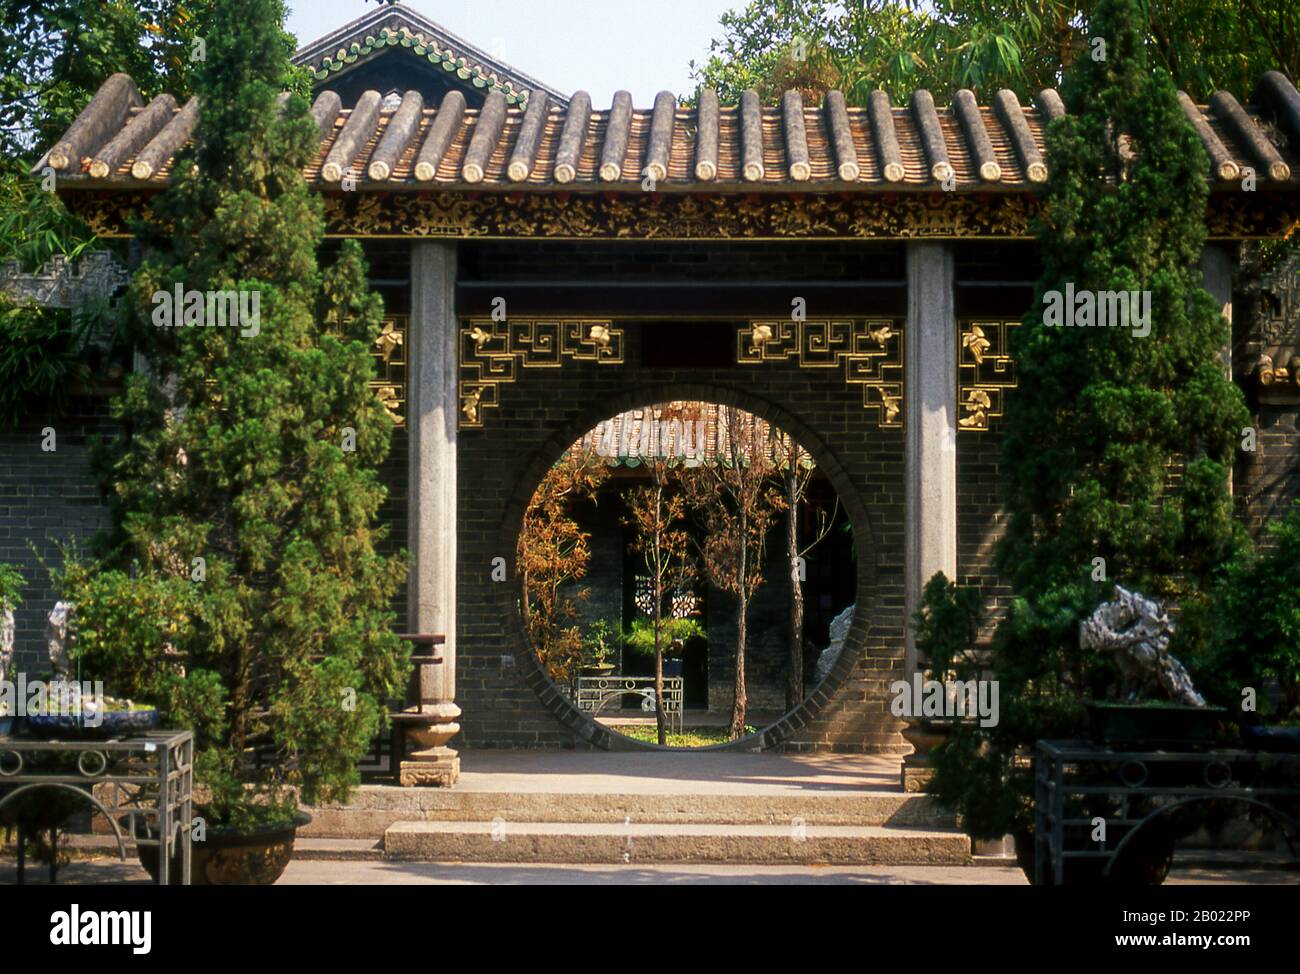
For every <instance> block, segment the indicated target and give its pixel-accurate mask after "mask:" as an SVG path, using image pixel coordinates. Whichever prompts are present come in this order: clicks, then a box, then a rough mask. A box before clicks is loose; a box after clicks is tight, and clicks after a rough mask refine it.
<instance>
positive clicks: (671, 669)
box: [664, 659, 686, 676]
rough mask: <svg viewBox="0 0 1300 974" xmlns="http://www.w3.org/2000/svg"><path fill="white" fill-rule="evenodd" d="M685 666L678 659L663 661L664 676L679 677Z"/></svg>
mask: <svg viewBox="0 0 1300 974" xmlns="http://www.w3.org/2000/svg"><path fill="white" fill-rule="evenodd" d="M685 666H686V664H685V663H684V662H683V661H682V660H679V659H666V660H664V676H681V675H682V670H683V669H684V668H685Z"/></svg>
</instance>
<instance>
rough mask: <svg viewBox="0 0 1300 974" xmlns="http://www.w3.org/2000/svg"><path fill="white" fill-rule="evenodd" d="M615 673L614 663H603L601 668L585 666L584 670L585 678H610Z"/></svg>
mask: <svg viewBox="0 0 1300 974" xmlns="http://www.w3.org/2000/svg"><path fill="white" fill-rule="evenodd" d="M613 672H614V664H613V663H601V664H600V665H599V666H584V667H583V668H582V675H583V676H609V675H610V674H611V673H613Z"/></svg>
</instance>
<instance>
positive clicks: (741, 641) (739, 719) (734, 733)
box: [730, 593, 749, 741]
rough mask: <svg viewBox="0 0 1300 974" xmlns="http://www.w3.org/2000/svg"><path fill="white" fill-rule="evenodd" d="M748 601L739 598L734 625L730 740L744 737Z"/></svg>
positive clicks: (747, 699) (747, 700) (746, 700)
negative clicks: (733, 683) (734, 654)
mask: <svg viewBox="0 0 1300 974" xmlns="http://www.w3.org/2000/svg"><path fill="white" fill-rule="evenodd" d="M748 609H749V600H748V599H747V598H745V596H744V594H743V593H742V594H741V596H740V616H739V618H738V619H737V624H736V699H735V702H734V703H733V704H732V705H731V734H730V736H731V739H732V740H733V741H734V740H737V739H739V738H741V737H744V736H745V708H746V706H747V705H748V703H749V697H748V694H747V692H746V690H745V638H746V616H748V615H749V612H748Z"/></svg>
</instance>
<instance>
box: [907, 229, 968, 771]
mask: <svg viewBox="0 0 1300 974" xmlns="http://www.w3.org/2000/svg"><path fill="white" fill-rule="evenodd" d="M904 344H905V347H904V354H903V381H904V385H903V416H904V421H905V422H904V431H905V441H904V447H903V449H904V480H905V484H904V505H903V520H904V532H905V536H904V550H903V571H904V596H905V602H906V610H907V619H906V621H905V631H906V634H907V652H906V658H905V661H906V667H905V671H904V676H905V677H906V679H908V680H909V681H910V680H911V679H912V675H913V674H914V673H916V671H917V668H918V664H917V651H916V643H915V640H914V637H913V633H912V613H913V612H915V611H916V609H917V607H918V606H919V605H920V601H921V590H922V589H923V588H924V587H925V583H926V582H928V581H929V580H930V578H931V576H933V575H934V573H935V572H938V571H942V572H943V573H944V574H945V575H947V576H948V577H949V578H950V579H952V580H954V581H955V580H956V578H957V318H956V309H955V306H954V294H953V254H952V248H951V247H950V246H949V245H948V244H943V243H930V242H925V243H909V244H907V325H906V330H905V333H904ZM913 727H914V728H915V727H916V725H913ZM907 736H909V737H912V738H914V739H913V740H912V743H913V745H914V746H915V747H916V748H917V750H916V752H915V753H914V754H912V755H909V756H908V757H907V758H906V759H905V760H904V765H903V788H904V790H908V791H915V790H919V789H920V788H922V787H923V786H924V779H925V778H926V777H928V773H929V772H928V768H926V767H925V755H924V749H925V742H926V740H928V739H924V738H923V737H921V736H920V735H917V734H910V735H907Z"/></svg>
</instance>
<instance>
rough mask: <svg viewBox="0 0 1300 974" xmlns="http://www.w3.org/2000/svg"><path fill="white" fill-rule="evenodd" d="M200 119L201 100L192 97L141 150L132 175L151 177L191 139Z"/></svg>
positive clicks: (133, 166) (139, 177)
mask: <svg viewBox="0 0 1300 974" xmlns="http://www.w3.org/2000/svg"><path fill="white" fill-rule="evenodd" d="M198 120H199V100H198V98H191V99H190V100H189V101H188V102H186V104H185V107H184V108H182V109H181V110H180V112H179V113H177V114H176V115H173V116H172V120H171V121H170V122H168V123H167V124H166V125H164V126H163V129H162V131H161V132H159V133H158V134H157V135H155V136H154V137H153V139H152V140H151V141H150V142H149V144H148V145H146V146H145V147H144V148H143V149H141V150H140V154H139V155H137V156H136V157H135V163H134V165H132V166H131V175H132V176H133V177H134V178H135V179H149V178H150V177H151V176H153V174H154V173H156V172H157V171H158V170H159V169H161V168H162V167H163V166H164V165H165V164H166V163H167V160H168V159H170V158H171V157H172V156H174V155H175V154H176V152H177V150H178V149H180V147H181V146H183V145H184V144H185V143H186V142H188V141H189V138H190V135H191V134H193V132H194V126H195V124H196V123H197V122H198Z"/></svg>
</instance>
